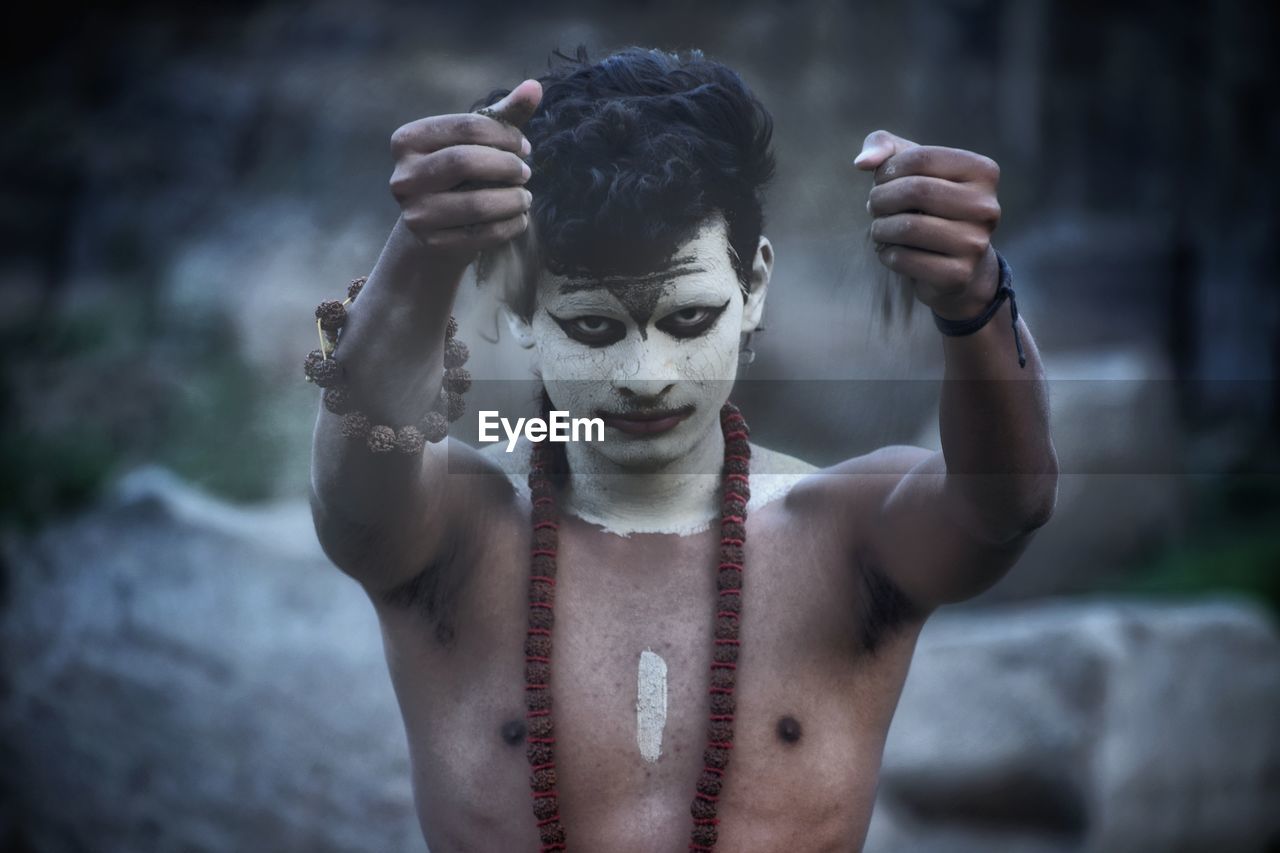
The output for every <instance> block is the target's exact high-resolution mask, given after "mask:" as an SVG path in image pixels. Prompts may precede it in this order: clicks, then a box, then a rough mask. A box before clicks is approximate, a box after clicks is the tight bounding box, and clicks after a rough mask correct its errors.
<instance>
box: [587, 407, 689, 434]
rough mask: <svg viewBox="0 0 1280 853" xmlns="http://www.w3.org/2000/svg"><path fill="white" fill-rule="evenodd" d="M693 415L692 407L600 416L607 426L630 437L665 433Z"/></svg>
mask: <svg viewBox="0 0 1280 853" xmlns="http://www.w3.org/2000/svg"><path fill="white" fill-rule="evenodd" d="M691 414H693V407H692V406H686V407H685V408H683V409H665V410H663V411H658V412H636V413H634V414H627V415H613V414H602V415H601V417H602V418H603V419H604V422H605V424H606V425H607V426H611V427H613V428H614V429H617V430H619V431H621V432H625V433H630V434H632V435H651V434H654V433H660V432H666V431H667V430H669V429H671V428H673V427H674V426H675V425H676V424H678V423H680V422H681V421H682V420H684V419H685V418H687V417H689V415H691Z"/></svg>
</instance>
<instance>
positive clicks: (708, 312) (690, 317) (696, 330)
mask: <svg viewBox="0 0 1280 853" xmlns="http://www.w3.org/2000/svg"><path fill="white" fill-rule="evenodd" d="M728 307H729V300H727V299H726V300H725V303H724V304H723V305H721V306H720V307H719V308H713V307H706V306H696V307H691V308H681V309H680V310H679V311H672V312H671V313H670V314H668V315H667V316H665V317H663V318H662V319H661V320H659V321H658V322H657V323H656V324H655V325H656V326H657V327H658V328H659V329H661V330H662V331H664V332H666V333H667V334H668V335H671V337H673V338H696V337H698V335H701V334H703V333H705V332H706V331H707V330H708V329H710V328H711V327H712V326H714V325H715V324H716V320H718V319H720V315H721V314H723V313H724V309H726V308H728Z"/></svg>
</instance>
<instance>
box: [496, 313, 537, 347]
mask: <svg viewBox="0 0 1280 853" xmlns="http://www.w3.org/2000/svg"><path fill="white" fill-rule="evenodd" d="M502 313H503V314H505V315H506V317H507V328H508V329H510V330H511V337H513V338H515V339H516V343H518V344H519V345H520V346H522V347H524V348H525V349H532V348H533V345H534V338H533V324H532V323H530V322H529V321H528V320H526V319H525V318H523V317H521V316H520V315H519V314H517V313H516V312H514V311H512V310H511V308H510V307H509V306H507V305H503V306H502Z"/></svg>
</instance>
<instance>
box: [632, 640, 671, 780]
mask: <svg viewBox="0 0 1280 853" xmlns="http://www.w3.org/2000/svg"><path fill="white" fill-rule="evenodd" d="M666 726H667V662H666V661H664V660H663V659H662V658H661V657H660V656H659V655H656V654H654V653H653V652H652V651H650V650H649V649H645V650H644V651H643V652H641V653H640V668H639V671H638V672H637V673H636V745H637V746H639V747H640V755H641V756H642V757H643V758H644V760H645V761H648V762H655V761H657V760H658V759H659V758H661V757H662V731H663V729H665V728H666Z"/></svg>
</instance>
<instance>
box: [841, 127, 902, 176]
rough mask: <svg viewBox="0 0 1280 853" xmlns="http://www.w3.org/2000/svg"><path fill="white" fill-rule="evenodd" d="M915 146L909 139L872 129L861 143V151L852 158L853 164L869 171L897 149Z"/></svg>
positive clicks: (895, 152) (897, 150) (878, 165)
mask: <svg viewBox="0 0 1280 853" xmlns="http://www.w3.org/2000/svg"><path fill="white" fill-rule="evenodd" d="M915 146H916V144H915V143H914V142H912V141H911V140H910V139H903V138H902V137H901V136H894V135H893V134H892V133H890V132H889V131H887V130H874V131H872V132H871V133H869V134H867V138H866V139H865V140H864V141H863V143H862V153H861V154H859V155H858V156H857V157H855V158H854V159H853V165H855V166H857V167H858V168H859V169H865V170H867V171H871V170H873V169H877V168H879V167H880V164H881V163H883V162H884V161H885V160H888V159H889V158H890V157H892V156H893V155H894V154H897V153H898V152H899V151H905V150H906V149H908V148H914V147H915Z"/></svg>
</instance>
